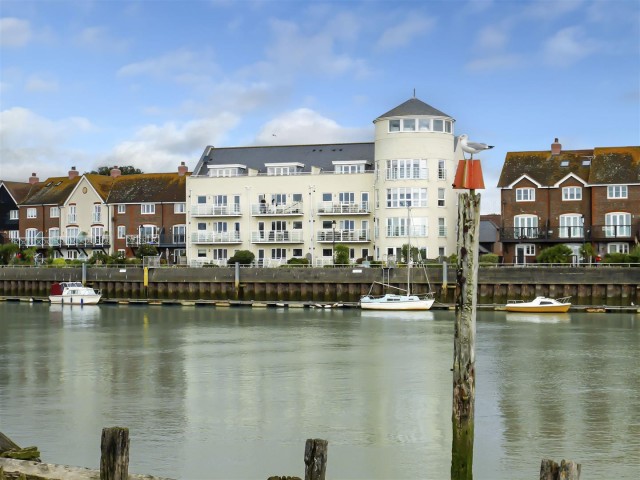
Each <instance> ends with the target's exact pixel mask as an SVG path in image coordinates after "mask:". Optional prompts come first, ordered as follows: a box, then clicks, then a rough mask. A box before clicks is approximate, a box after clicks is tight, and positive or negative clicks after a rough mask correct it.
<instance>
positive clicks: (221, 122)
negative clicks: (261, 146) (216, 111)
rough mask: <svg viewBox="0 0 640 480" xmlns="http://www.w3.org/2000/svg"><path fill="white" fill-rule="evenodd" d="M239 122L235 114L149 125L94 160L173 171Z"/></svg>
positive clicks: (190, 162)
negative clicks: (180, 122)
mask: <svg viewBox="0 0 640 480" xmlns="http://www.w3.org/2000/svg"><path fill="white" fill-rule="evenodd" d="M237 122H238V118H237V117H235V116H234V115H231V114H228V113H223V114H221V115H218V116H217V117H211V118H200V119H197V120H192V121H189V122H185V123H182V124H178V123H175V122H169V123H165V124H163V125H146V126H144V127H142V128H140V129H139V130H138V131H137V132H136V134H135V136H134V138H133V139H132V140H127V141H125V142H122V143H120V144H118V145H116V147H115V148H114V149H113V150H112V151H111V152H110V153H108V154H107V155H105V156H104V157H102V158H101V159H100V160H98V161H97V162H95V167H98V166H101V165H133V166H135V167H136V168H139V169H141V170H142V171H143V172H146V173H152V172H172V171H174V170H175V169H176V168H177V166H178V165H180V162H186V163H187V165H191V166H193V164H194V159H197V158H198V157H199V156H200V154H201V153H202V150H203V149H204V147H205V146H206V145H211V144H217V143H220V142H221V140H222V139H223V138H224V136H225V135H226V133H227V132H228V131H229V130H230V129H231V128H233V127H234V126H235V125H236V124H237Z"/></svg>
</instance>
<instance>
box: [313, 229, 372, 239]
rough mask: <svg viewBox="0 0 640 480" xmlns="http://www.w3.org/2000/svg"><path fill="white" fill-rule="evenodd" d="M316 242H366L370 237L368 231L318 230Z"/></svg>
mask: <svg viewBox="0 0 640 480" xmlns="http://www.w3.org/2000/svg"><path fill="white" fill-rule="evenodd" d="M316 238H317V240H318V242H368V241H370V240H371V235H370V234H369V230H368V229H360V230H333V229H331V230H328V229H324V230H318V231H317V232H316Z"/></svg>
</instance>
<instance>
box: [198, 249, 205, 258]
mask: <svg viewBox="0 0 640 480" xmlns="http://www.w3.org/2000/svg"><path fill="white" fill-rule="evenodd" d="M206 257H207V249H206V248H199V249H198V258H206Z"/></svg>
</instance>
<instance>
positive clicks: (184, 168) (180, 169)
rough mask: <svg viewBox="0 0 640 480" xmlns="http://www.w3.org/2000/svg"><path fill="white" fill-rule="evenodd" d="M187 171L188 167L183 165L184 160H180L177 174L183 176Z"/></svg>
mask: <svg viewBox="0 0 640 480" xmlns="http://www.w3.org/2000/svg"><path fill="white" fill-rule="evenodd" d="M188 171H189V168H188V167H187V166H186V165H185V163H184V162H181V163H180V165H179V166H178V175H179V176H181V177H183V176H184V175H185V174H186V173H187V172H188Z"/></svg>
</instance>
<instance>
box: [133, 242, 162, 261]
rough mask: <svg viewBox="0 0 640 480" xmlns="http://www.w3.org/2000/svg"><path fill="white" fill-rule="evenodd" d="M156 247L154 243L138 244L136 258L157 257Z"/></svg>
mask: <svg viewBox="0 0 640 480" xmlns="http://www.w3.org/2000/svg"><path fill="white" fill-rule="evenodd" d="M157 256H158V249H157V248H156V247H155V246H154V245H148V244H144V245H140V248H138V251H137V252H136V258H139V259H142V258H144V257H157Z"/></svg>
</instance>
